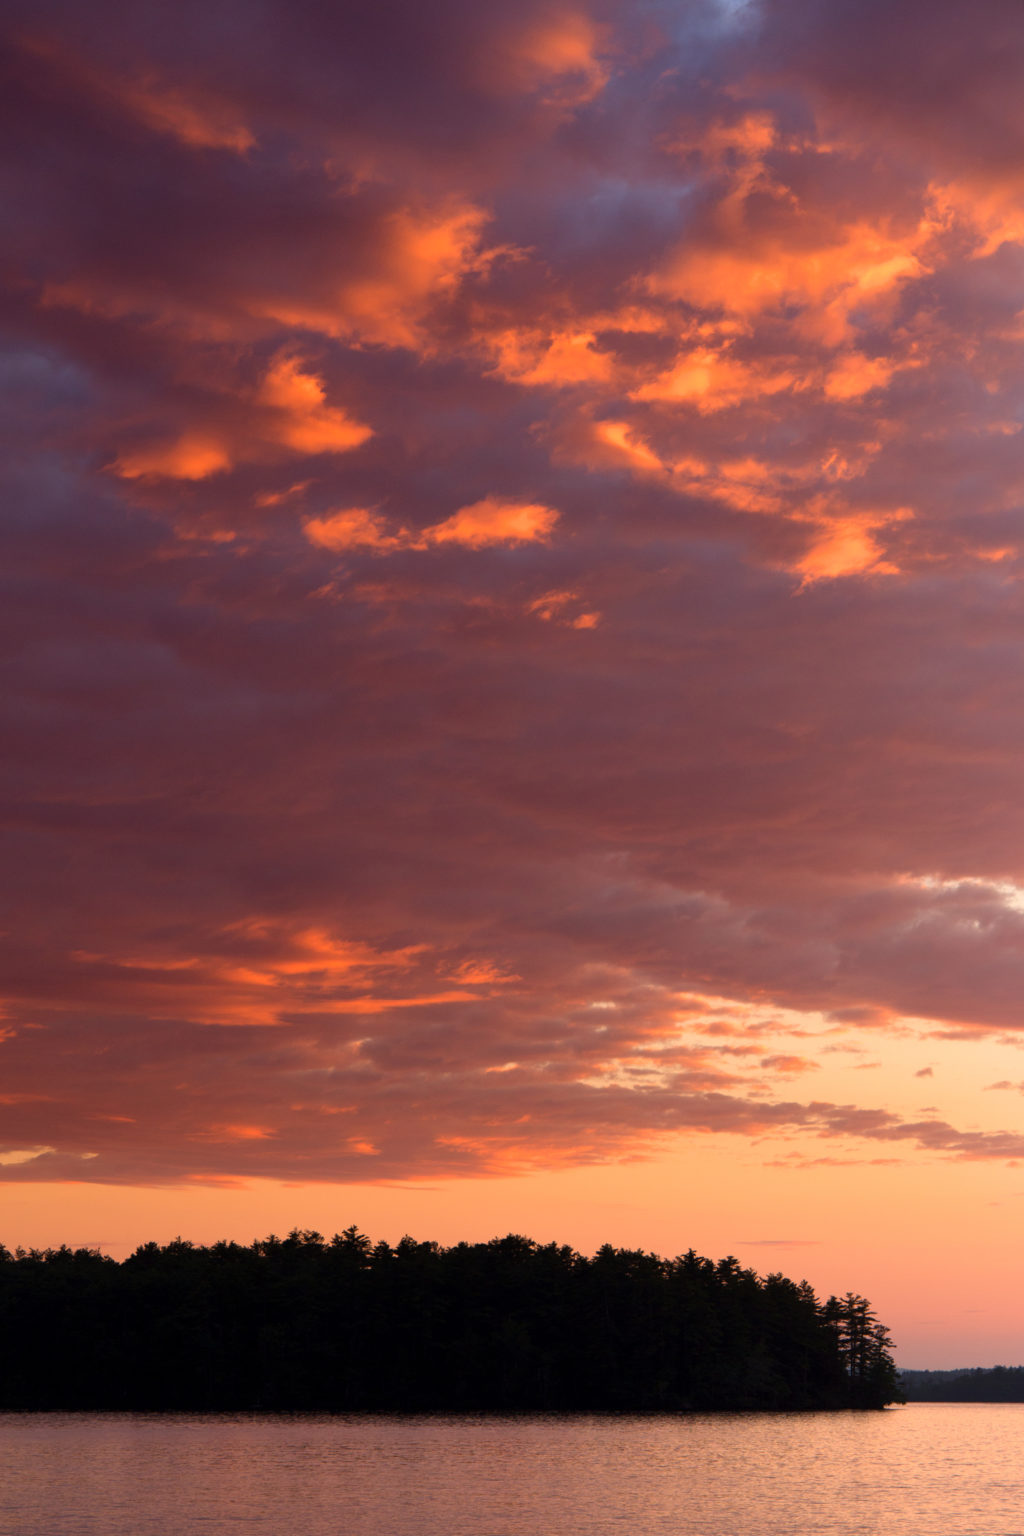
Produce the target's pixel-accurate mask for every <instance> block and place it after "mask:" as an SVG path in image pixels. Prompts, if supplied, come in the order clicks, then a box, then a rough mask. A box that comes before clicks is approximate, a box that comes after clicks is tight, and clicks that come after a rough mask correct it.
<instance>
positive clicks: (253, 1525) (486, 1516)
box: [0, 1403, 1024, 1536]
mask: <svg viewBox="0 0 1024 1536" xmlns="http://www.w3.org/2000/svg"><path fill="white" fill-rule="evenodd" d="M0 1532H2V1536H228V1533H231V1536H244V1533H247V1532H261V1533H264V1532H265V1533H273V1536H584V1533H586V1536H612V1533H617V1536H619V1533H626V1532H629V1533H630V1536H633V1533H636V1536H662V1533H664V1536H882V1533H889V1532H906V1533H908V1536H933V1533H934V1536H1017V1533H1024V1404H975V1403H963V1404H961V1403H957V1404H949V1405H945V1404H934V1403H913V1404H911V1405H910V1406H909V1407H906V1408H899V1409H889V1410H888V1411H886V1412H885V1413H859V1414H858V1413H830V1414H825V1413H821V1414H806V1415H792V1416H790V1415H785V1414H758V1415H749V1416H741V1415H736V1416H732V1415H729V1416H720V1417H719V1416H716V1417H705V1416H700V1415H697V1416H693V1417H682V1416H679V1417H676V1416H667V1415H665V1416H657V1417H642V1418H634V1417H621V1418H618V1417H616V1418H597V1417H590V1416H587V1415H571V1416H567V1417H522V1418H519V1417H517V1418H447V1417H444V1418H442V1417H437V1418H434V1417H424V1418H404V1419H403V1418H384V1417H381V1418H376V1417H375V1418H363V1417H358V1418H355V1417H344V1418H326V1417H321V1416H309V1417H307V1416H296V1417H287V1418H283V1417H269V1416H263V1415H251V1416H250V1415H234V1414H232V1415H195V1416H185V1415H180V1416H178V1415H173V1416H172V1415H161V1416H158V1415H151V1414H37V1415H32V1414H0Z"/></svg>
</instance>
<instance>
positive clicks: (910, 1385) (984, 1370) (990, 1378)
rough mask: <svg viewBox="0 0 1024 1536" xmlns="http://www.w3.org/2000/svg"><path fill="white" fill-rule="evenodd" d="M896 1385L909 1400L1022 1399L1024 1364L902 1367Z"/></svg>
mask: <svg viewBox="0 0 1024 1536" xmlns="http://www.w3.org/2000/svg"><path fill="white" fill-rule="evenodd" d="M899 1387H900V1391H901V1392H902V1394H903V1396H904V1397H905V1398H906V1400H907V1402H908V1403H1024V1365H993V1366H964V1367H963V1368H962V1369H960V1370H956V1371H901V1372H900V1374H899Z"/></svg>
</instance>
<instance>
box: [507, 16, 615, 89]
mask: <svg viewBox="0 0 1024 1536" xmlns="http://www.w3.org/2000/svg"><path fill="white" fill-rule="evenodd" d="M600 41H601V39H600V33H599V31H598V28H597V27H596V26H595V24H594V23H593V22H592V21H591V19H590V17H589V16H587V15H586V14H585V13H584V12H582V11H571V10H564V11H554V12H553V13H549V16H548V17H547V18H546V19H545V20H544V21H543V22H542V23H540V24H539V25H534V26H531V27H529V28H527V30H526V31H525V32H523V33H522V34H521V35H520V36H519V37H518V38H516V39H515V41H514V42H513V43H512V44H511V46H510V47H509V49H508V62H507V64H506V67H505V70H504V72H503V79H502V83H506V82H507V84H508V85H510V86H511V87H512V88H513V89H518V90H527V91H532V90H538V89H544V88H546V89H547V92H548V99H549V100H554V101H555V102H557V103H558V104H560V105H564V106H580V105H582V104H583V103H584V102H587V101H591V100H593V98H594V97H595V96H597V95H598V94H599V92H600V91H601V90H602V89H603V88H604V86H605V84H606V82H607V80H608V74H609V71H608V66H607V64H606V63H605V62H604V61H603V60H602V59H601V58H600V57H599V55H598V50H599V48H600Z"/></svg>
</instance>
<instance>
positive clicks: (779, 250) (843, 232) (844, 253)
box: [647, 199, 936, 346]
mask: <svg viewBox="0 0 1024 1536" xmlns="http://www.w3.org/2000/svg"><path fill="white" fill-rule="evenodd" d="M721 212H722V229H721V231H720V237H721V238H719V239H718V240H715V239H710V240H706V241H704V242H700V241H695V240H688V241H687V242H686V244H685V245H683V246H682V247H680V248H679V250H678V251H677V252H676V254H675V256H674V257H673V258H672V259H671V260H670V261H669V262H667V263H666V265H665V266H664V267H663V268H662V270H661V271H659V272H656V273H653V274H651V275H650V277H649V278H648V279H647V287H648V290H649V291H650V292H651V293H652V294H657V295H663V296H665V297H669V298H673V299H682V300H684V301H685V302H686V303H688V304H696V305H699V306H701V307H706V308H711V309H720V310H724V311H725V312H726V313H729V314H735V315H742V316H746V317H753V316H755V315H758V314H761V313H763V312H765V311H768V310H777V309H781V308H783V307H784V306H792V305H797V306H799V307H800V308H801V309H802V310H803V314H802V316H801V317H800V320H799V323H798V329H799V330H800V331H802V332H805V333H806V334H807V335H809V336H813V337H815V338H817V339H819V340H821V341H824V342H825V343H826V344H827V345H833V346H834V345H838V344H840V343H841V342H843V341H844V339H845V338H846V337H847V335H848V334H849V331H850V314H851V312H852V311H853V310H854V309H855V308H861V307H864V306H871V305H877V304H878V303H879V302H880V301H881V300H884V299H887V298H888V297H889V296H890V295H892V294H893V293H895V292H896V290H897V289H898V287H899V285H900V284H901V283H905V282H907V281H909V280H910V279H912V278H916V277H920V276H922V275H923V274H924V273H925V272H926V271H927V270H928V265H927V263H926V260H925V254H924V253H925V248H926V246H927V245H928V244H929V242H930V241H931V239H932V237H933V235H934V234H935V232H936V225H935V223H934V221H933V220H932V219H930V218H927V217H925V218H922V219H921V220H920V221H919V222H918V224H917V225H916V226H915V227H914V228H913V229H912V230H911V231H910V232H909V233H907V234H897V233H894V232H892V231H891V230H890V229H889V228H888V227H887V226H886V224H885V223H884V222H881V221H878V222H875V221H872V220H871V219H869V218H862V219H856V220H853V221H851V222H850V223H848V224H845V225H844V224H836V225H832V226H830V225H829V224H828V223H827V222H826V221H824V220H820V219H812V218H811V217H810V216H809V215H806V214H803V213H801V212H799V211H797V210H793V211H792V212H791V213H787V216H786V219H785V220H784V223H785V224H786V225H788V227H787V228H786V230H785V233H784V234H780V233H778V230H777V227H772V226H769V227H768V228H765V229H758V228H756V227H752V226H751V223H750V220H749V219H748V218H747V216H746V213H745V209H744V206H743V204H742V203H730V200H729V199H726V200H725V202H724V203H723V204H722V208H721Z"/></svg>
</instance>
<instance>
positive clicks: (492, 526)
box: [423, 496, 558, 549]
mask: <svg viewBox="0 0 1024 1536" xmlns="http://www.w3.org/2000/svg"><path fill="white" fill-rule="evenodd" d="M557 522H558V513H557V512H556V511H555V510H554V508H553V507H546V506H543V505H542V504H541V503H540V502H534V501H530V502H524V501H508V500H506V499H505V498H504V497H501V496H485V497H484V498H483V500H482V501H474V502H473V503H472V505H471V506H468V507H460V509H459V510H458V512H454V513H453V514H452V516H451V517H449V518H446V519H445V521H444V522H443V523H435V524H434V526H433V527H432V528H426V529H424V532H423V539H424V541H425V542H426V543H429V544H462V545H464V546H465V547H466V548H467V549H483V548H484V547H485V546H487V545H489V544H529V543H532V542H533V541H535V540H543V539H546V538H548V537H549V535H550V534H551V532H552V530H553V529H554V526H555V524H556V523H557Z"/></svg>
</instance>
